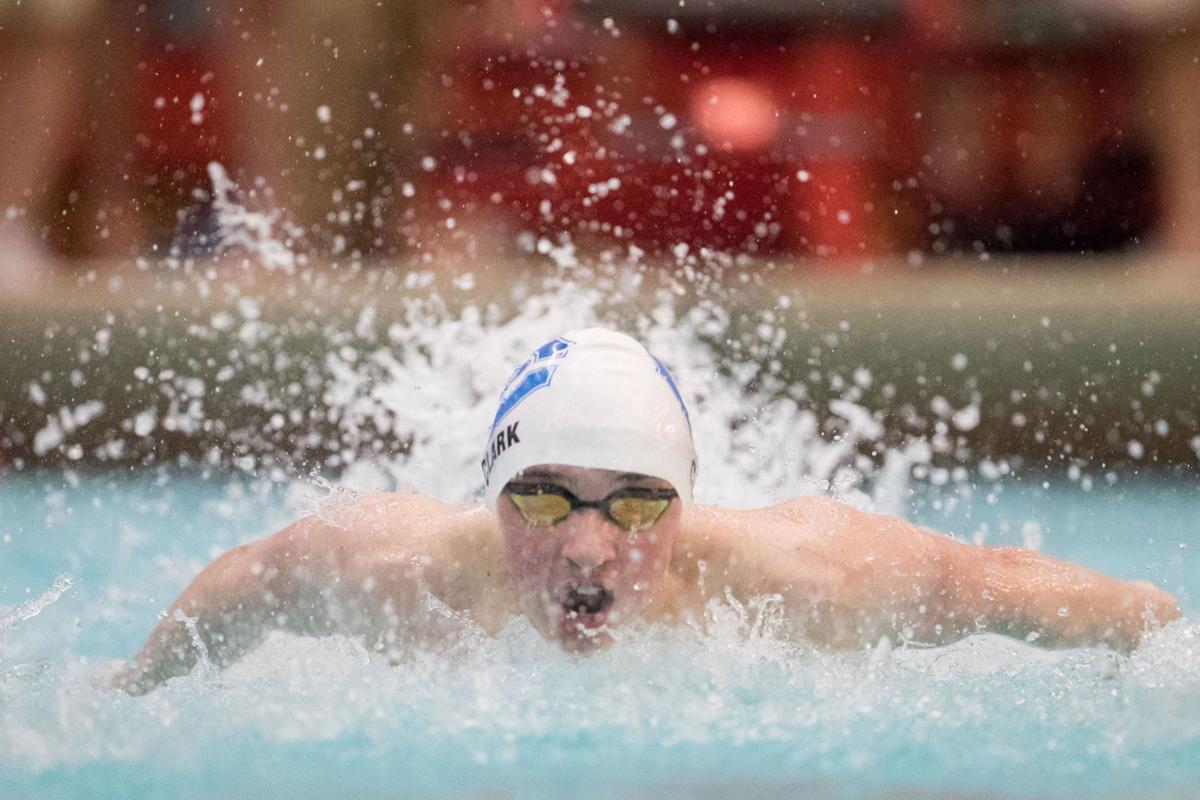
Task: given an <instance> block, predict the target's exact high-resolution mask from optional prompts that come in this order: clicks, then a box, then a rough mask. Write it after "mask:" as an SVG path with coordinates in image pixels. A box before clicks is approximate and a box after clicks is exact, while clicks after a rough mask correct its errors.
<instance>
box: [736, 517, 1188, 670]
mask: <svg viewBox="0 0 1200 800" xmlns="http://www.w3.org/2000/svg"><path fill="white" fill-rule="evenodd" d="M770 512H771V519H772V520H774V521H775V522H779V521H782V522H784V523H785V529H790V532H788V533H785V534H784V535H783V536H782V537H776V536H775V534H774V533H773V532H774V531H778V530H780V528H779V527H778V525H777V524H762V520H761V519H760V518H758V517H755V516H747V515H744V514H743V515H741V516H739V517H734V518H733V519H735V520H739V521H741V520H742V517H744V518H745V519H744V523H743V525H742V526H741V527H746V530H745V531H743V532H742V534H741V535H742V541H747V540H750V539H751V534H758V537H757V538H762V537H763V535H764V534H765V535H766V536H767V537H769V538H775V543H776V545H778V546H777V547H776V548H775V549H774V550H772V551H771V552H773V553H775V554H776V555H774V556H773V557H771V558H769V559H755V560H752V561H751V563H760V564H764V563H765V564H767V565H768V566H767V567H766V569H764V570H763V572H769V573H773V575H774V577H775V578H776V580H775V581H774V582H773V585H774V586H782V587H783V591H782V592H781V594H783V596H784V597H785V599H788V600H790V601H791V603H790V605H791V606H792V607H793V608H794V609H795V610H796V611H797V612H798V613H799V614H800V618H799V620H798V621H799V622H801V623H802V624H803V625H804V628H805V630H806V632H807V634H808V635H809V636H810V637H811V638H814V639H817V640H821V641H825V642H828V643H830V644H834V645H842V646H845V645H850V646H857V645H862V644H864V643H870V644H873V643H874V642H875V641H877V640H878V638H879V637H880V636H888V637H889V638H892V639H893V640H901V641H912V642H919V643H929V644H942V643H945V642H949V641H953V640H955V639H960V638H962V637H964V636H968V635H970V634H972V633H977V632H980V631H982V630H987V631H993V632H996V633H1001V634H1004V635H1008V636H1013V637H1017V638H1021V639H1026V640H1027V641H1031V642H1036V643H1037V644H1039V645H1042V646H1048V647H1077V646H1091V645H1098V644H1108V645H1109V646H1111V647H1113V648H1115V649H1119V650H1123V651H1129V650H1132V649H1133V648H1135V647H1137V645H1138V644H1139V642H1140V641H1141V639H1142V637H1143V636H1144V635H1145V634H1146V633H1148V632H1149V631H1150V630H1152V629H1153V628H1155V627H1157V626H1159V625H1163V624H1166V623H1167V622H1170V621H1171V620H1174V619H1177V618H1178V617H1179V606H1178V604H1177V603H1176V601H1175V598H1174V597H1172V596H1171V595H1170V594H1169V593H1167V592H1164V591H1162V590H1161V589H1158V588H1157V587H1155V586H1153V585H1151V584H1149V583H1146V582H1144V581H1122V580H1118V579H1116V578H1113V577H1112V576H1109V575H1105V574H1103V573H1100V572H1097V571H1095V570H1091V569H1088V568H1086V567H1082V566H1079V565H1076V564H1071V563H1068V562H1065V561H1061V560H1058V559H1054V558H1050V557H1048V556H1044V555H1041V554H1039V553H1035V552H1032V551H1029V550H1025V549H1021V548H996V547H980V546H975V545H969V544H964V543H962V542H958V541H955V540H954V539H952V538H950V537H948V536H944V535H942V534H939V533H936V532H934V531H931V530H927V529H925V528H921V527H919V526H916V525H913V524H912V523H910V522H907V521H906V520H903V519H899V518H897V517H891V516H885V515H877V514H866V513H862V512H859V511H857V510H855V509H853V508H850V507H849V506H847V505H845V504H843V503H839V502H836V501H833V500H829V499H827V498H804V499H802V500H797V501H792V502H789V503H784V504H780V505H779V506H776V507H774V508H772V509H771V510H770ZM748 522H753V523H755V525H754V526H753V527H751V526H749V525H746V524H745V523H748ZM726 527H729V526H728V524H726ZM782 543H786V544H787V545H788V546H787V547H784V546H783V544H782ZM1063 609H1065V612H1064V611H1063Z"/></svg>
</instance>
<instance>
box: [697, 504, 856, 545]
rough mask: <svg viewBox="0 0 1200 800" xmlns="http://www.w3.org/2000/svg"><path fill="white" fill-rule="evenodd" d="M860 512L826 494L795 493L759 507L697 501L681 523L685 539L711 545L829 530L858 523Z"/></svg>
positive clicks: (826, 531)
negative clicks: (805, 494)
mask: <svg viewBox="0 0 1200 800" xmlns="http://www.w3.org/2000/svg"><path fill="white" fill-rule="evenodd" d="M863 516H864V515H863V514H862V512H860V511H858V510H856V509H855V508H853V507H852V506H850V505H847V504H846V503H843V502H841V501H839V500H834V499H833V498H830V497H822V496H806V497H795V498H790V499H788V500H784V501H782V502H779V503H774V504H772V505H769V506H762V507H760V508H746V509H742V508H728V507H725V506H717V505H697V506H694V507H692V509H691V510H690V511H689V513H688V516H687V518H686V521H685V524H684V538H685V540H686V541H688V542H695V543H699V542H704V541H707V542H711V543H712V544H714V545H729V544H733V543H738V544H739V545H744V544H746V543H747V542H748V541H756V540H760V539H762V538H764V537H766V538H776V537H780V536H782V537H795V536H807V535H814V534H821V533H824V534H829V533H834V532H836V531H838V530H842V529H845V528H846V527H847V526H853V525H856V524H860V523H861V518H862V517H863Z"/></svg>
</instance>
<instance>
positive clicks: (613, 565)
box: [496, 464, 683, 650]
mask: <svg viewBox="0 0 1200 800" xmlns="http://www.w3.org/2000/svg"><path fill="white" fill-rule="evenodd" d="M538 486H540V487H543V488H545V487H560V488H562V489H565V490H566V491H567V492H569V493H570V494H572V495H574V496H575V497H576V498H578V499H579V500H581V501H599V500H603V499H605V498H607V497H609V496H611V495H612V494H613V493H614V492H620V491H622V490H625V489H634V490H639V492H638V493H640V494H641V495H642V496H647V495H651V494H652V493H658V494H662V493H663V492H664V491H667V492H669V490H670V488H671V487H670V484H668V483H667V482H666V481H663V480H659V479H658V478H651V477H648V476H646V475H637V474H632V473H621V472H615V471H612V470H602V469H583V468H580V467H567V466H561V465H553V464H551V465H541V466H536V467H531V468H529V469H527V470H525V471H524V472H522V473H520V474H519V475H517V477H515V478H513V479H512V481H510V482H509V484H508V487H506V490H505V491H504V492H502V493H501V494H500V497H499V500H498V502H497V504H496V511H497V514H498V515H499V518H500V529H501V530H502V531H503V534H504V549H505V555H506V556H507V559H508V564H509V569H510V570H511V572H512V575H513V577H514V578H515V579H516V582H517V587H518V590H519V591H520V594H521V604H522V607H523V609H524V611H525V613H526V614H527V615H528V616H529V618H530V620H531V621H532V622H533V624H534V626H535V627H536V628H537V629H538V630H539V631H541V632H542V634H543V635H545V636H546V637H547V638H551V639H558V640H559V641H561V642H562V645H563V647H564V648H566V649H567V650H589V649H592V648H594V647H596V646H598V645H601V644H604V643H606V642H607V641H609V636H608V631H610V630H611V629H613V628H615V627H616V626H618V625H620V624H621V623H623V622H626V621H628V620H630V619H632V618H635V617H638V616H641V615H642V614H643V612H645V611H647V610H649V609H650V608H651V607H652V605H653V604H655V603H656V602H661V601H662V600H663V598H662V596H661V595H662V590H663V588H664V587H663V584H664V582H665V579H666V575H667V567H668V566H669V565H670V562H671V551H672V548H673V547H674V545H675V538H676V536H677V535H678V533H679V528H680V520H681V519H682V515H683V511H682V506H681V504H680V501H679V499H678V498H677V497H676V498H674V499H672V500H670V502H669V504H668V505H667V508H666V510H665V511H664V512H663V513H662V515H661V516H660V517H658V518H657V519H656V520H655V521H654V522H653V524H652V525H650V526H649V527H648V528H645V529H643V530H638V531H633V532H631V531H628V530H625V529H623V528H622V527H620V526H619V525H618V524H617V523H616V522H614V521H613V520H611V519H609V518H608V517H606V516H605V515H604V513H603V512H602V511H601V510H600V509H597V508H579V509H576V510H575V511H574V512H572V513H571V514H570V515H569V516H567V517H566V518H565V519H563V520H562V521H561V522H558V523H556V524H552V525H549V524H534V523H531V522H529V521H528V520H527V519H526V518H525V516H523V515H522V513H521V511H520V510H518V508H517V505H516V501H514V499H513V496H514V495H518V500H519V499H520V498H519V491H518V490H519V489H520V488H521V487H526V488H527V490H531V489H532V487H538ZM510 490H513V491H510ZM634 494H637V493H634ZM527 510H528V506H527Z"/></svg>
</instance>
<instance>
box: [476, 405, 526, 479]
mask: <svg viewBox="0 0 1200 800" xmlns="http://www.w3.org/2000/svg"><path fill="white" fill-rule="evenodd" d="M520 424H521V421H520V420H517V421H516V422H514V423H513V424H512V425H509V426H508V427H507V428H505V429H504V430H502V431H500V432H498V433H496V435H495V436H493V437H492V440H491V442H489V443H488V449H487V453H486V454H484V457H483V462H482V463H481V464H480V466H482V467H483V482H484V483H485V484H486V483H487V482H488V481H489V480H491V477H492V467H493V466H494V465H495V463H496V457H497V456H499V455H500V454H501V453H503V452H504V451H505V450H507V449H508V448H510V447H512V446H513V445H514V444H520V442H521V438H520V437H519V436H517V426H518V425H520Z"/></svg>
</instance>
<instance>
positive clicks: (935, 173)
mask: <svg viewBox="0 0 1200 800" xmlns="http://www.w3.org/2000/svg"><path fill="white" fill-rule="evenodd" d="M1198 58H1200V3H1197V2H1194V0H1125V1H1122V0H1049V1H1048V0H1041V1H1040V2H1011V1H1005V2H1000V1H999V0H854V2H847V3H823V2H806V1H805V0H794V1H793V2H786V3H781V2H777V1H776V0H703V2H690V3H677V2H672V1H671V0H492V1H491V2H487V1H485V2H479V3H465V2H454V3H412V2H375V1H374V0H339V2H312V1H311V0H292V1H290V2H289V0H270V1H269V2H259V3H249V4H242V3H235V2H223V0H215V1H214V2H198V1H197V0H158V1H157V2H149V3H138V2H134V0H25V1H24V2H17V1H14V0H4V3H3V5H0V108H2V113H3V151H2V153H0V191H2V192H3V193H4V197H3V202H2V204H0V205H2V207H3V209H4V218H3V222H2V224H0V287H3V288H2V291H4V292H5V293H8V294H13V293H17V292H32V291H36V290H37V289H36V287H37V284H38V283H39V281H40V279H41V278H44V277H46V278H50V279H53V278H54V277H62V276H70V275H72V273H73V272H77V271H79V270H81V269H83V268H84V265H93V264H95V263H96V262H98V261H100V262H102V261H105V260H109V261H112V260H116V261H121V260H125V261H128V260H130V259H132V258H133V257H136V256H147V255H151V254H155V253H157V254H160V255H162V254H166V253H167V252H169V251H170V250H171V248H175V249H176V251H178V252H180V253H183V254H185V255H197V256H203V255H205V254H206V252H207V248H211V247H213V245H214V241H213V237H212V233H213V231H214V227H215V224H216V223H215V221H214V219H213V212H212V197H211V194H212V189H213V187H212V185H211V183H210V179H209V176H208V174H207V170H206V168H207V165H208V164H209V163H210V162H213V161H216V162H219V163H220V164H222V165H223V166H224V167H225V168H226V169H227V170H228V171H229V173H230V174H231V175H232V176H233V178H234V179H235V180H236V181H237V182H238V184H239V185H240V186H241V187H242V188H243V190H245V191H248V192H249V193H250V194H251V196H252V197H253V198H254V203H255V204H256V206H257V207H259V208H263V209H270V210H276V209H277V210H279V211H280V212H281V214H284V215H286V219H287V221H288V224H289V226H290V227H289V230H290V231H291V232H292V233H293V234H294V235H295V236H296V238H297V239H298V240H302V242H301V241H298V242H297V245H298V246H301V244H302V247H303V248H304V249H305V250H306V251H307V252H310V253H313V254H317V255H322V256H338V255H340V254H353V255H357V256H359V257H362V258H367V259H396V258H405V257H412V256H414V255H415V254H421V253H441V252H445V251H450V252H462V253H470V254H478V253H479V252H480V250H479V248H480V246H481V245H482V246H484V247H485V248H486V249H485V250H483V252H484V253H486V254H489V255H490V254H493V253H495V252H496V251H497V249H499V250H503V249H505V248H508V247H511V246H514V245H515V244H516V243H517V242H518V237H519V235H520V234H522V233H525V234H533V235H535V236H539V237H540V236H547V235H548V236H550V237H551V238H554V237H556V236H558V235H559V234H561V233H564V232H566V233H569V234H570V235H571V236H572V237H573V239H574V240H575V241H576V243H577V244H579V245H580V246H586V245H587V243H588V242H589V241H595V242H598V243H599V244H600V245H601V246H605V245H611V244H612V243H614V242H621V243H625V244H630V245H633V246H635V247H637V248H640V249H642V250H644V251H647V252H655V251H656V250H663V249H667V248H671V247H673V246H675V245H676V244H678V243H679V242H686V243H688V244H689V245H690V246H691V247H693V248H696V247H709V248H712V249H714V250H727V251H739V252H747V253H779V254H786V255H791V256H795V257H797V258H798V259H827V260H832V261H841V262H843V263H842V264H841V265H840V266H836V265H835V268H838V269H856V268H857V266H858V265H859V264H861V262H862V260H863V257H864V256H865V257H887V256H896V255H898V256H901V257H902V258H903V259H905V260H908V261H920V260H921V259H923V258H925V257H928V256H938V255H945V254H968V255H972V254H973V255H979V254H985V253H991V254H998V253H1066V254H1074V255H1084V254H1093V253H1100V252H1108V251H1120V252H1127V251H1131V250H1140V249H1145V248H1150V249H1153V250H1155V251H1157V252H1169V253H1179V252H1197V251H1200V102H1198V100H1200V61H1198Z"/></svg>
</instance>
